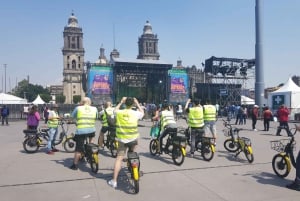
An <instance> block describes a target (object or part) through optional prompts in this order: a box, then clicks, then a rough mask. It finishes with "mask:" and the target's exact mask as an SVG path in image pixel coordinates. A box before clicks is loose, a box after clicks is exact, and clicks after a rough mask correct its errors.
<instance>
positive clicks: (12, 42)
mask: <svg viewBox="0 0 300 201" xmlns="http://www.w3.org/2000/svg"><path fill="white" fill-rule="evenodd" d="M72 10H73V11H74V13H75V16H76V17H77V19H78V22H79V26H81V27H82V28H83V33H84V38H83V40H84V48H85V60H86V61H91V62H94V61H96V60H97V59H98V57H99V54H100V50H99V49H100V47H101V45H103V47H104V48H105V55H106V57H107V58H109V54H110V52H111V51H112V49H113V48H114V37H113V27H115V48H116V49H118V51H119V52H120V57H122V58H128V59H131V58H136V56H137V54H138V46H137V42H138V37H139V36H141V34H142V33H143V27H144V24H145V22H146V21H147V20H149V21H150V23H151V25H152V30H153V32H154V33H155V34H157V35H158V38H159V43H158V48H159V53H160V59H161V60H162V61H164V62H168V63H171V64H173V65H176V62H177V60H178V59H179V58H180V59H181V60H182V63H183V65H184V66H192V65H196V66H197V67H201V63H202V62H204V61H205V59H208V58H209V57H211V56H216V57H231V58H246V59H251V58H254V57H255V0H155V1H149V0H106V1H104V0H89V1H83V0H73V1H71V0H48V1H46V0H44V1H42V0H9V1H8V0H6V1H4V0H2V1H1V7H0V24H1V32H0V35H1V37H0V75H1V77H2V79H1V80H2V82H1V83H2V84H1V85H0V90H1V89H2V90H3V88H4V84H3V82H4V81H3V80H4V74H5V73H4V69H5V68H4V65H3V64H7V68H6V80H7V81H6V91H9V90H10V89H11V88H14V87H15V86H16V83H17V82H18V81H20V80H23V79H26V78H27V76H28V75H29V77H30V82H31V83H33V84H40V85H42V86H46V85H50V84H61V83H62V70H63V57H62V52H61V49H62V47H63V29H64V26H66V25H67V21H68V18H69V16H70V15H71V12H72ZM299 11H300V1H299V0H284V1H283V0H264V2H263V18H262V19H263V36H262V37H263V56H264V57H263V67H264V72H265V76H264V81H265V87H271V86H277V85H278V84H280V83H284V82H286V81H287V80H288V78H289V76H293V75H299V72H298V71H299V70H298V69H299V64H298V58H299V57H300V24H299V19H300V12H299ZM253 87H254V86H253Z"/></svg>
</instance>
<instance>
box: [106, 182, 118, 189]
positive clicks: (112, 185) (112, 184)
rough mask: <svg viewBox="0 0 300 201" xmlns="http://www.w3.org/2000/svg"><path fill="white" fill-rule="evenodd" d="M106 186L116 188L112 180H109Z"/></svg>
mask: <svg viewBox="0 0 300 201" xmlns="http://www.w3.org/2000/svg"><path fill="white" fill-rule="evenodd" d="M108 185H110V186H111V187H113V188H117V182H115V181H114V180H109V181H108Z"/></svg>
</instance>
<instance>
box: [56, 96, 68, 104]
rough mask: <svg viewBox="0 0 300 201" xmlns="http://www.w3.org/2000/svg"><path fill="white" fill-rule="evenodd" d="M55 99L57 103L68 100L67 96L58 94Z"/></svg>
mask: <svg viewBox="0 0 300 201" xmlns="http://www.w3.org/2000/svg"><path fill="white" fill-rule="evenodd" d="M55 101H56V103H64V102H65V101H66V97H65V96H64V95H56V97H55Z"/></svg>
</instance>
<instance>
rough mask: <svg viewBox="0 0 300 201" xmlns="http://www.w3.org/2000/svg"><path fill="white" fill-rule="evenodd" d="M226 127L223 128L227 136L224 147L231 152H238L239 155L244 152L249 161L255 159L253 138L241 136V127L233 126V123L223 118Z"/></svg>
mask: <svg viewBox="0 0 300 201" xmlns="http://www.w3.org/2000/svg"><path fill="white" fill-rule="evenodd" d="M223 122H224V126H225V127H226V129H224V130H223V133H224V135H225V136H226V137H227V139H225V141H224V148H225V149H226V150H227V151H229V152H231V153H236V155H235V157H237V156H238V155H239V154H240V153H241V152H244V154H245V156H246V158H247V160H248V162H249V163H252V162H253V161H254V155H253V150H252V146H251V140H250V139H249V138H246V137H240V136H239V132H240V131H241V130H242V129H241V128H233V127H232V124H230V123H229V122H227V121H225V120H224V119H223Z"/></svg>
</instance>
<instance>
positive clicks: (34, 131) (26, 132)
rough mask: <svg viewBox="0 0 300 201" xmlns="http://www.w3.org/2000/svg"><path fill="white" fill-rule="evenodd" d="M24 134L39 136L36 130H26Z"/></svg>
mask: <svg viewBox="0 0 300 201" xmlns="http://www.w3.org/2000/svg"><path fill="white" fill-rule="evenodd" d="M23 133H25V134H37V130H36V129H25V130H23Z"/></svg>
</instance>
